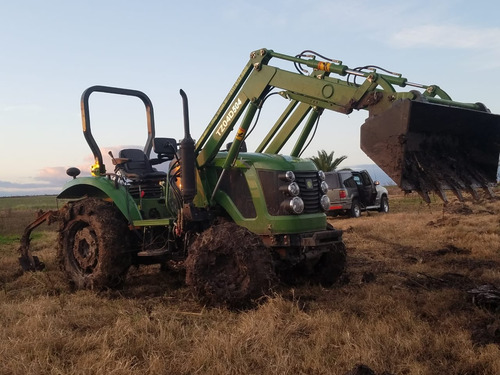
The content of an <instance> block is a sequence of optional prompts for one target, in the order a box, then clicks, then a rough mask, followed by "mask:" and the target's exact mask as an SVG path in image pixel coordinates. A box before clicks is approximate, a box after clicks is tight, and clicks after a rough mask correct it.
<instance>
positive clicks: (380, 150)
mask: <svg viewBox="0 0 500 375" xmlns="http://www.w3.org/2000/svg"><path fill="white" fill-rule="evenodd" d="M318 56H319V55H317V54H313V55H310V52H306V53H302V54H299V55H297V56H288V55H283V54H279V53H276V52H274V51H272V50H266V49H261V50H258V51H254V52H252V53H251V55H250V60H249V62H248V63H247V65H246V66H245V68H244V70H243V72H242V73H241V75H240V76H239V77H238V79H237V81H236V82H235V84H234V85H233V87H232V88H231V90H230V92H229V93H228V95H227V97H226V98H225V99H224V101H223V103H222V104H221V106H220V108H219V109H218V110H217V112H216V114H215V115H214V117H213V118H212V120H211V121H210V122H209V124H208V126H207V128H206V129H205V131H204V133H203V134H202V135H201V136H200V137H199V138H198V140H197V142H195V141H194V140H193V139H192V138H191V134H190V127H189V116H188V101H187V97H186V94H185V93H184V92H183V91H182V90H181V96H182V100H183V109H184V138H183V139H182V140H180V142H177V141H176V139H175V138H160V137H156V133H155V121H154V111H153V105H152V103H151V100H150V99H149V98H148V96H147V95H146V94H144V93H143V92H140V91H136V90H129V89H121V88H115V87H107V86H93V87H90V88H88V89H87V90H85V91H84V93H83V95H82V99H81V107H82V123H83V134H84V136H85V139H86V141H87V143H88V144H89V146H90V149H91V151H92V153H93V155H94V159H95V164H94V165H93V166H92V168H91V176H88V177H80V176H79V175H80V171H79V170H78V169H77V168H69V169H68V171H67V173H68V175H69V176H70V177H72V179H71V180H70V181H69V182H68V183H67V184H66V185H65V186H64V188H63V190H62V192H61V193H60V194H59V195H58V197H57V198H58V199H61V200H64V201H67V202H68V203H66V204H65V205H64V207H63V208H62V209H60V210H58V211H49V212H46V213H45V214H44V215H42V216H40V217H39V218H38V219H37V220H36V221H34V222H33V223H31V224H30V225H29V226H28V227H27V228H26V230H25V233H24V235H23V237H22V239H21V248H20V251H21V257H20V262H21V265H22V266H23V268H24V269H25V270H37V269H40V268H42V267H43V263H42V262H41V261H40V260H39V259H38V258H37V257H36V256H33V255H32V254H31V253H30V251H29V241H30V233H31V231H32V230H33V229H34V228H36V227H37V226H38V225H39V224H41V223H42V222H44V221H49V222H52V221H58V222H59V246H58V257H59V259H60V261H61V264H62V265H63V268H64V270H65V272H66V273H67V275H68V278H69V280H70V282H71V283H73V284H74V285H75V286H76V287H77V288H95V289H102V288H110V287H118V286H120V285H122V284H123V282H124V280H125V278H126V274H127V271H128V269H129V267H130V266H132V265H141V264H161V265H162V267H163V268H164V269H170V270H172V271H179V270H183V271H185V277H186V283H187V284H188V285H189V286H190V287H191V288H192V289H193V290H194V292H195V294H196V295H197V296H198V297H199V299H200V300H201V301H202V302H203V303H206V304H208V305H227V306H236V307H238V306H244V305H247V304H249V303H251V302H252V301H254V300H256V299H258V298H260V297H261V296H263V295H265V294H267V293H268V292H269V291H270V290H271V288H272V286H273V284H274V283H275V282H276V281H277V280H278V279H281V280H284V281H297V280H300V279H307V280H311V281H314V282H318V283H320V284H322V285H324V286H330V285H332V284H333V283H335V282H336V281H337V280H338V279H339V277H340V276H341V275H342V273H343V271H344V268H345V262H346V251H345V246H344V243H343V241H342V232H341V231H340V230H336V229H335V228H333V227H332V226H331V225H329V224H328V222H327V219H326V215H325V212H326V211H328V209H329V208H330V202H329V199H328V197H327V195H326V192H327V189H328V185H327V183H326V182H325V175H324V173H323V171H318V170H317V169H316V167H315V165H314V163H313V162H312V161H311V160H310V159H307V158H301V157H300V155H301V154H302V152H303V150H304V149H305V147H307V143H308V139H309V138H310V137H311V136H313V135H314V130H315V128H316V126H318V122H319V119H320V117H321V114H322V113H323V111H324V110H325V109H327V110H333V111H337V112H341V113H344V114H348V113H350V112H352V111H353V110H354V109H356V110H359V109H365V110H368V111H369V117H368V119H367V120H366V122H365V124H363V126H362V128H361V147H362V149H363V150H364V151H365V152H366V153H367V155H368V156H370V157H371V158H372V159H373V160H374V161H375V163H376V164H378V165H379V166H380V167H381V168H383V169H384V170H385V171H386V172H387V173H388V174H389V175H390V176H391V177H392V178H393V180H394V181H396V183H398V185H399V186H401V187H402V188H403V189H404V190H414V191H418V192H419V193H420V194H421V195H422V197H423V198H424V199H426V200H428V197H429V195H428V194H429V192H431V191H435V192H437V193H438V194H439V195H440V196H441V197H442V198H443V200H445V201H446V200H447V198H446V195H445V190H452V191H453V192H454V193H455V194H456V195H457V197H459V198H460V199H463V196H462V193H461V191H463V190H465V191H468V192H471V193H472V194H474V195H476V194H477V189H478V188H482V189H484V190H485V191H487V192H489V193H491V185H492V183H493V182H494V181H495V179H496V171H497V166H498V157H499V149H500V146H499V144H500V142H499V139H500V131H499V129H500V128H499V126H498V125H499V123H500V118H499V116H497V115H493V114H491V113H489V111H488V110H487V109H486V107H485V106H484V105H482V104H468V103H459V102H455V101H452V100H451V98H450V97H449V96H448V95H447V94H446V93H445V92H444V91H443V90H441V89H440V88H439V87H437V86H425V85H420V84H414V83H410V82H408V81H407V80H406V78H403V77H401V76H400V75H394V74H390V73H388V74H380V73H377V72H376V70H374V69H372V68H370V67H363V68H356V69H350V68H349V67H347V66H345V65H343V64H342V62H340V61H337V60H328V59H324V58H322V57H321V60H317V58H318ZM272 58H275V59H278V60H280V61H287V62H290V63H293V64H294V65H295V67H296V68H297V72H293V71H287V70H283V69H281V68H278V67H275V66H271V65H270V64H269V62H270V61H271V59H272ZM304 67H309V68H310V69H311V73H310V74H307V75H306V74H304ZM332 74H336V75H338V76H345V77H346V79H345V80H342V79H339V78H334V77H331V75H332ZM353 78H357V79H361V80H363V82H361V83H357V82H356V80H355V79H353ZM395 86H400V87H405V86H412V87H415V88H421V89H422V90H423V93H420V92H419V91H417V90H413V91H409V92H397V91H396V89H395ZM273 90H277V91H278V92H277V93H278V94H279V95H280V96H281V97H282V98H284V99H285V100H286V101H288V106H287V107H286V109H285V111H284V112H283V113H282V114H281V115H280V116H279V117H278V119H277V120H276V122H275V123H274V124H272V125H271V126H268V125H266V128H267V129H269V130H268V132H267V134H266V136H265V137H264V139H263V140H261V142H260V144H259V145H258V146H257V148H256V149H255V150H254V151H253V152H249V151H248V150H247V142H246V140H247V137H249V136H250V133H251V132H252V131H251V130H252V129H253V127H254V126H256V125H257V126H258V125H259V124H258V123H257V120H258V118H259V113H260V111H261V109H262V107H263V105H264V104H265V102H266V100H267V98H268V97H269V95H271V94H272V93H274V92H273ZM94 92H100V93H107V94H115V95H125V96H132V97H136V98H138V99H139V100H141V101H142V102H143V103H144V105H145V108H146V124H147V134H148V137H147V141H146V144H145V146H144V148H143V149H124V150H121V151H120V152H119V154H118V155H116V157H115V155H112V154H111V153H110V157H111V160H112V164H113V165H114V170H113V171H108V170H107V168H106V166H105V163H104V161H103V156H102V154H101V151H100V149H99V147H98V145H97V143H96V141H95V139H94V137H93V135H92V132H91V123H90V110H89V97H90V96H91V94H92V93H94ZM299 130H300V131H299ZM296 132H297V134H296V137H295V140H294V144H293V145H292V148H291V149H292V151H291V152H290V155H282V154H280V151H281V150H282V148H283V147H284V146H285V144H287V142H288V143H289V142H292V141H291V139H292V138H291V137H292V135H293V134H295V133H296ZM230 137H231V138H230ZM160 165H163V166H165V168H163V169H164V170H165V171H161V170H158V169H161V168H159V166H160Z"/></svg>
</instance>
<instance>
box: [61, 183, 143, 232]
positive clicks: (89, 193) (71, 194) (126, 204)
mask: <svg viewBox="0 0 500 375" xmlns="http://www.w3.org/2000/svg"><path fill="white" fill-rule="evenodd" d="M88 197H96V198H100V199H104V200H108V201H111V202H113V203H114V204H115V205H116V207H118V209H119V210H120V211H121V213H122V214H123V216H125V217H126V218H127V220H128V221H129V222H132V221H134V220H142V216H141V213H140V212H139V209H138V208H137V205H136V203H135V202H134V199H133V198H132V197H131V196H130V194H129V193H128V191H127V190H126V189H125V187H124V186H123V185H120V184H116V183H115V181H113V180H111V179H110V178H107V177H79V178H74V179H72V180H71V181H69V182H67V183H66V184H65V185H64V187H63V190H62V191H61V193H59V195H58V196H57V199H69V200H77V199H82V198H88Z"/></svg>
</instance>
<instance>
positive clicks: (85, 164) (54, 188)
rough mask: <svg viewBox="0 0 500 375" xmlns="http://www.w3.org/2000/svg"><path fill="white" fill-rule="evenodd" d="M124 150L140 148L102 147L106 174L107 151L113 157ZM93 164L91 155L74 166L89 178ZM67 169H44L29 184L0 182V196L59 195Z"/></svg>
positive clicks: (107, 166)
mask: <svg viewBox="0 0 500 375" xmlns="http://www.w3.org/2000/svg"><path fill="white" fill-rule="evenodd" d="M125 148H139V149H142V146H130V145H125V146H113V147H104V148H102V149H101V153H102V156H103V161H104V164H105V166H106V170H107V172H108V173H112V172H113V164H112V162H111V158H110V156H109V155H108V152H109V151H112V152H113V155H114V156H115V157H117V156H118V152H119V150H122V149H125ZM93 163H94V157H93V155H92V154H89V155H87V156H86V157H85V158H84V159H83V160H82V162H81V163H79V165H76V167H77V168H78V169H80V171H81V175H80V176H90V166H91V165H92V164H93ZM67 169H68V167H62V166H55V167H45V168H42V169H40V170H39V171H38V173H37V175H36V176H35V177H33V178H31V179H30V182H12V181H2V180H0V196H19V195H44V194H49V195H52V194H59V193H60V192H61V190H62V187H63V186H64V184H65V183H66V182H68V180H69V179H70V177H68V175H67V174H66V170H67Z"/></svg>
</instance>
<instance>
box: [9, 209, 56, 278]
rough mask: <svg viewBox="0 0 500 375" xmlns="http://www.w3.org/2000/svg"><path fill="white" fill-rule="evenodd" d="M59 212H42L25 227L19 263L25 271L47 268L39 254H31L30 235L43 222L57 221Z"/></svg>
mask: <svg viewBox="0 0 500 375" xmlns="http://www.w3.org/2000/svg"><path fill="white" fill-rule="evenodd" d="M58 214H59V212H58V211H47V212H40V213H39V216H38V217H37V218H36V220H35V221H33V222H32V223H30V224H29V225H28V226H27V227H26V228H25V229H24V233H23V235H22V237H21V246H20V247H19V253H20V255H21V256H20V257H19V264H20V265H21V267H22V269H23V271H41V270H43V269H44V268H45V264H44V263H43V262H41V261H40V260H39V259H38V257H37V256H34V255H31V252H30V242H31V239H30V236H31V232H32V231H33V230H34V229H36V228H37V227H39V226H40V225H41V224H43V223H45V222H47V224H49V225H50V224H52V223H53V222H55V221H57V218H58Z"/></svg>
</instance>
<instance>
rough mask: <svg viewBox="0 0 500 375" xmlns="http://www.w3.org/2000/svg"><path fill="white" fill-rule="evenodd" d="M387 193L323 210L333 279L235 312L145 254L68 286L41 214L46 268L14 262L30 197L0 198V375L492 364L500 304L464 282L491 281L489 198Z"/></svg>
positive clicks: (498, 228)
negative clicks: (339, 242)
mask: <svg viewBox="0 0 500 375" xmlns="http://www.w3.org/2000/svg"><path fill="white" fill-rule="evenodd" d="M390 199H391V202H390V203H391V213H389V214H385V215H384V214H379V213H369V214H367V213H364V214H363V216H362V217H361V218H359V219H350V218H335V219H333V218H332V219H329V220H330V222H331V223H332V224H333V225H334V226H335V227H338V228H340V229H343V230H344V240H345V242H346V245H347V250H348V265H347V270H346V274H345V276H344V277H343V279H342V282H341V283H339V284H337V285H335V286H334V287H332V288H330V289H323V288H321V287H319V286H314V285H303V286H297V287H293V288H292V287H290V286H286V285H281V286H279V288H278V289H277V290H276V294H275V295H274V296H271V297H270V298H269V299H267V300H264V301H262V302H261V304H260V305H259V306H258V307H256V308H255V309H252V310H248V311H240V312H235V311H228V310H224V309H207V308H204V307H203V306H200V305H199V304H198V303H196V301H195V300H194V298H193V296H192V295H191V293H190V292H189V290H188V289H187V288H186V287H185V286H184V285H183V282H182V280H181V279H180V278H179V277H176V276H175V275H169V274H165V273H162V272H160V271H159V268H158V267H156V266H149V267H143V268H139V269H133V270H131V272H130V274H129V276H128V279H127V282H126V285H125V287H124V288H123V289H121V290H118V291H108V292H101V293H96V292H91V291H72V290H70V289H69V286H68V284H67V283H66V281H65V279H64V275H63V274H62V272H60V271H59V269H58V266H57V264H56V261H55V258H54V255H55V245H56V238H55V237H56V234H55V232H54V231H53V230H54V229H55V228H51V227H48V228H43V229H44V231H43V232H42V233H41V235H39V236H38V237H36V238H35V239H34V240H33V241H32V247H33V249H34V251H35V253H36V255H38V256H39V257H40V258H41V259H42V260H43V261H44V262H45V263H46V266H47V267H46V270H45V271H43V272H38V273H25V274H23V273H22V272H21V271H20V268H19V266H18V264H17V248H18V243H17V241H16V238H19V236H20V234H21V231H22V225H21V223H19V221H23V220H24V219H25V218H26V216H28V214H27V212H28V213H29V210H28V209H26V208H20V207H17V208H16V207H10V208H5V207H2V208H1V209H0V221H1V226H0V282H1V284H0V285H1V289H0V325H1V329H0V356H1V358H2V361H0V374H22V375H27V374H108V375H111V374H341V375H343V374H346V373H349V374H361V373H364V374H378V375H380V374H386V375H387V374H394V375H396V374H398V375H399V374H463V375H465V374H500V308H499V306H498V305H496V304H491V305H486V304H481V303H479V302H481V301H482V300H481V298H479V297H478V296H477V295H476V296H475V295H474V294H472V293H470V292H469V291H471V290H472V289H474V288H477V287H479V286H482V285H486V284H490V285H496V286H497V287H500V273H499V264H500V259H499V255H500V200H498V199H496V200H481V201H480V202H472V201H467V202H466V203H464V204H462V203H458V202H452V203H450V204H449V205H448V206H446V207H444V206H443V204H442V203H440V202H437V201H436V202H434V203H432V204H431V205H426V204H424V203H422V201H421V200H420V199H419V198H418V197H417V196H413V195H410V196H403V195H402V194H400V193H399V192H398V191H397V189H392V190H391V195H390ZM23 215H24V216H23ZM21 216H23V220H19V219H18V218H19V217H21ZM28 221H29V220H27V221H26V222H25V223H24V224H26V223H27V222H28ZM24 224H23V225H24ZM474 296H475V298H473V297H474ZM361 364H363V365H365V366H367V367H369V368H370V369H371V370H369V369H368V368H365V372H362V371H361V368H360V367H359V365H361ZM356 369H357V371H355V370H356Z"/></svg>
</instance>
